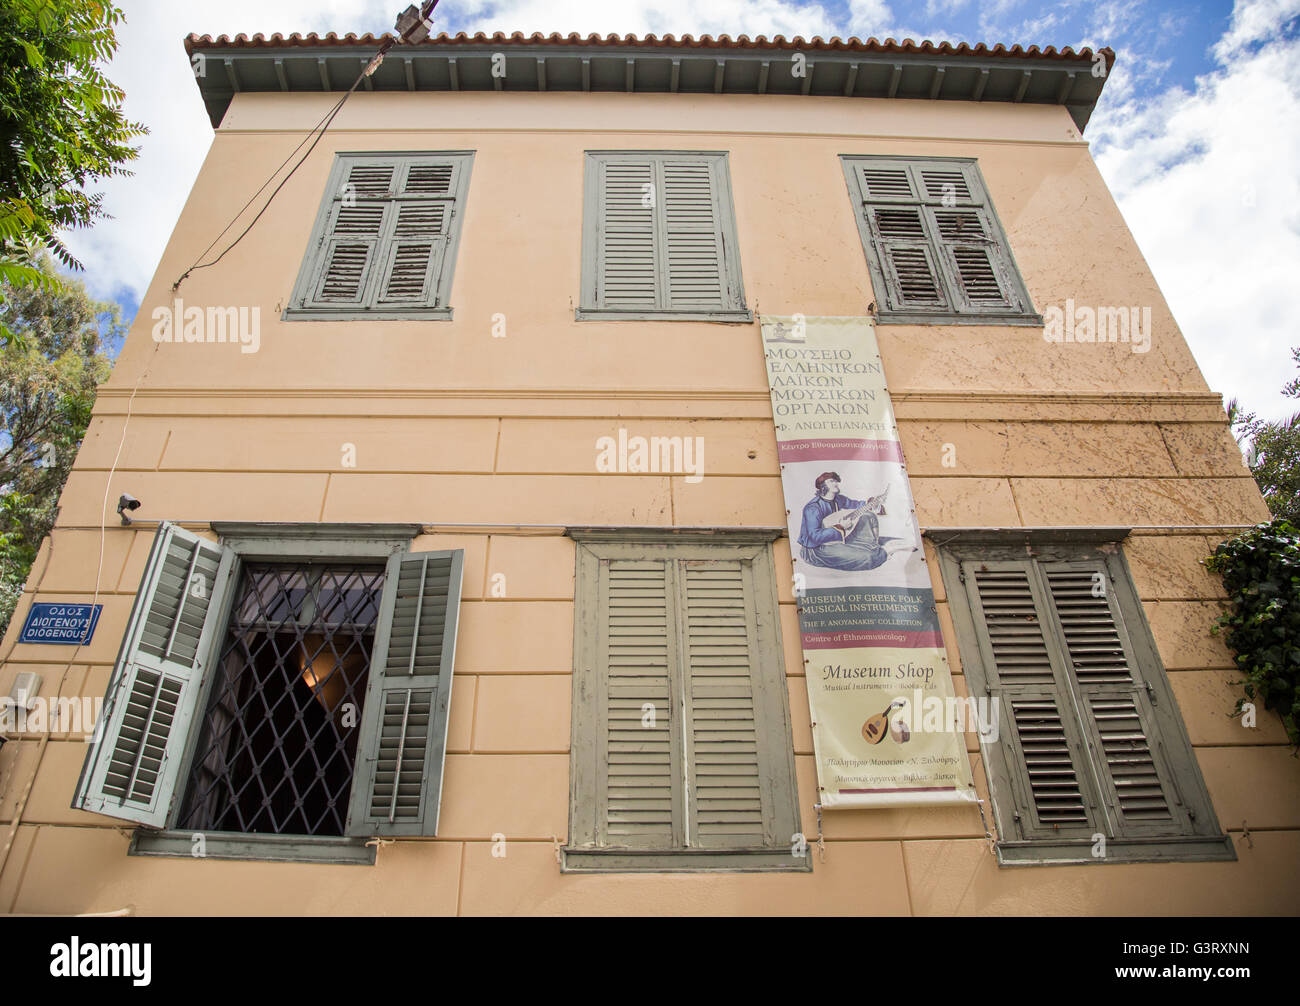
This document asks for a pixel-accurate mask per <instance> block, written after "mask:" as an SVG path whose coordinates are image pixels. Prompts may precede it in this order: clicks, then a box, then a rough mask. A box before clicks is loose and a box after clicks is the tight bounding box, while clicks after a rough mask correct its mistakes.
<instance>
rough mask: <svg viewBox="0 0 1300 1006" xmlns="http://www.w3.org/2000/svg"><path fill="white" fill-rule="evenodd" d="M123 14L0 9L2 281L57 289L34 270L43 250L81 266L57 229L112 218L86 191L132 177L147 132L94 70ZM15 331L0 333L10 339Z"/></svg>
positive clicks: (28, 5)
mask: <svg viewBox="0 0 1300 1006" xmlns="http://www.w3.org/2000/svg"><path fill="white" fill-rule="evenodd" d="M122 20H123V15H122V12H121V11H120V10H118V9H117V8H116V7H114V6H113V5H111V4H109V3H103V2H97V0H4V2H3V3H0V284H3V285H4V286H7V287H8V288H10V289H13V288H32V287H33V286H45V287H46V288H47V290H52V289H53V288H54V287H57V286H58V285H59V283H60V279H59V277H58V275H57V274H52V273H50V272H49V271H48V270H44V269H41V268H39V267H38V266H37V264H36V261H35V258H36V253H37V251H38V250H39V249H40V248H41V247H42V246H44V247H45V248H47V249H49V250H50V251H51V252H52V253H53V254H54V255H55V257H57V258H58V260H59V261H60V262H61V263H63V265H64V266H66V267H68V268H73V269H80V268H81V264H80V263H79V262H77V260H76V259H75V258H73V256H72V254H71V252H69V251H68V249H67V247H66V246H65V245H64V243H63V241H62V239H61V238H60V237H59V236H58V235H59V232H60V231H66V230H68V229H70V228H73V227H86V226H89V225H90V224H92V223H94V222H95V221H96V220H99V219H103V218H105V217H107V216H108V214H107V212H106V211H105V210H104V207H103V194H102V193H88V192H86V191H85V186H86V185H88V184H90V183H92V182H94V181H96V180H99V179H102V178H108V177H112V176H114V175H128V174H130V173H131V172H130V171H128V170H127V169H126V168H125V167H124V166H123V165H124V164H125V162H127V161H130V160H133V159H134V158H135V157H136V156H137V155H138V153H139V148H138V147H132V146H130V142H131V141H132V140H133V139H135V138H136V137H139V136H142V135H144V133H145V132H146V130H145V129H144V127H143V126H141V125H139V124H138V123H134V122H130V121H129V120H128V119H127V118H126V117H125V115H124V114H123V112H122V108H121V103H122V99H123V97H124V94H123V92H122V89H121V88H119V87H117V86H116V85H114V84H113V83H112V82H111V81H109V80H108V78H107V77H105V76H104V74H103V72H102V71H101V70H100V68H99V65H98V64H100V63H106V62H107V61H108V60H109V59H111V58H112V55H113V52H114V50H115V49H116V48H117V39H116V36H115V33H114V30H115V27H116V26H117V25H118V24H119V23H121V21H122ZM16 334H17V333H14V332H12V331H10V330H7V329H5V330H0V340H3V341H5V342H8V341H9V340H10V339H11V338H13V337H14V335H16Z"/></svg>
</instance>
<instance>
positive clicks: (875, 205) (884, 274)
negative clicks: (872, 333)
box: [845, 158, 1032, 318]
mask: <svg viewBox="0 0 1300 1006" xmlns="http://www.w3.org/2000/svg"><path fill="white" fill-rule="evenodd" d="M845 164H846V169H847V171H848V177H849V187H850V191H851V193H852V194H853V197H854V199H855V201H856V203H857V206H858V211H859V225H860V227H861V229H862V235H863V242H864V244H865V245H866V247H867V252H868V260H869V262H870V264H871V267H872V274H873V279H874V280H875V281H876V285H877V295H878V297H879V308H880V311H881V313H882V315H884V316H885V317H888V315H890V314H896V315H899V316H906V315H908V314H914V315H916V316H917V317H918V318H923V317H930V316H934V315H943V314H953V315H956V316H962V315H976V316H978V315H989V316H991V317H996V316H1008V315H1023V314H1029V313H1032V309H1031V307H1030V305H1029V298H1028V296H1027V294H1025V292H1024V285H1023V283H1022V282H1021V280H1020V277H1019V274H1018V272H1017V271H1016V268H1015V265H1014V263H1013V261H1012V258H1011V254H1010V250H1009V248H1008V246H1007V241H1006V236H1005V235H1004V234H1003V233H1002V229H1001V227H1000V226H999V225H998V222H997V219H996V217H995V216H994V214H993V208H992V204H991V203H990V202H989V199H988V195H987V193H986V192H985V190H984V187H983V184H982V182H981V180H980V177H979V173H978V172H977V171H976V170H975V167H974V165H973V164H970V163H967V162H961V161H938V160H936V161H929V160H913V161H908V160H894V159H887V158H846V162H845Z"/></svg>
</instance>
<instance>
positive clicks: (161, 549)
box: [73, 521, 464, 862]
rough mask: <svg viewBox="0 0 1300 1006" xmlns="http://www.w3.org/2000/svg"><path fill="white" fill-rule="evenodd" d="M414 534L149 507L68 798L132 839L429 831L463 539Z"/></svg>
mask: <svg viewBox="0 0 1300 1006" xmlns="http://www.w3.org/2000/svg"><path fill="white" fill-rule="evenodd" d="M418 532H419V528H418V526H416V525H386V524H372V525H260V524H223V525H220V526H219V527H218V533H219V534H221V535H222V540H221V542H219V543H218V542H213V541H211V540H209V539H207V538H203V537H200V536H198V535H196V534H193V533H191V532H189V531H186V530H184V529H182V528H180V527H177V526H176V525H173V524H169V523H167V522H166V521H164V522H163V523H162V524H161V525H160V527H159V529H158V533H157V535H156V536H155V538H154V544H153V548H152V550H151V551H150V554H149V558H148V561H147V563H146V566H145V572H144V575H143V577H142V579H141V583H140V589H139V592H138V593H137V595H136V602H135V605H134V607H133V608H132V611H131V616H130V619H129V621H128V625H127V630H126V636H125V638H124V639H123V642H122V649H121V651H120V653H119V656H118V660H117V663H116V665H115V666H114V668H113V674H112V676H111V678H110V680H109V687H108V692H107V694H106V696H105V704H104V713H103V715H102V716H101V717H100V720H99V723H98V724H97V726H96V731H95V735H94V737H93V738H92V742H91V746H90V750H89V752H88V753H87V755H86V761H85V765H84V767H83V769H82V773H81V778H80V779H79V780H78V783H77V791H76V795H75V797H74V799H73V806H74V807H78V808H80V809H82V810H87V811H92V812H94V813H99V814H106V815H109V816H111V817H116V818H120V819H124V820H128V821H134V822H136V823H138V824H142V825H146V826H148V827H149V828H150V829H154V830H151V831H148V832H137V833H136V835H135V837H134V838H133V841H132V849H133V850H134V851H138V852H140V853H141V854H149V855H175V854H189V852H188V844H189V841H190V836H192V835H193V834H203V835H204V836H205V841H210V842H213V843H215V846H210V847H209V851H208V852H207V853H206V854H207V855H222V856H226V857H228V858H229V857H235V858H270V859H277V858H278V859H295V858H314V859H318V860H323V861H328V862H361V861H371V862H373V856H372V854H371V850H370V848H369V847H367V846H365V844H364V839H365V838H367V837H372V836H379V835H435V834H437V823H438V811H439V804H440V799H441V792H442V773H443V756H444V753H445V750H446V738H447V718H448V713H449V709H450V704H451V683H452V674H453V666H454V661H455V644H456V628H457V623H458V615H459V608H460V590H461V573H462V569H463V564H464V552H463V551H462V550H459V549H453V550H448V551H433V552H409V551H405V547H406V546H407V545H409V543H410V541H411V539H412V537H413V536H414V535H415V534H417V533H418ZM251 836H260V842H259V843H253V842H250V837H251ZM268 843H269V844H268ZM277 843H278V844H277Z"/></svg>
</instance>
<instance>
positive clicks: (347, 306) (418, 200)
mask: <svg viewBox="0 0 1300 1006" xmlns="http://www.w3.org/2000/svg"><path fill="white" fill-rule="evenodd" d="M471 159H472V155H470V154H469V153H446V154H390V155H354V154H340V155H339V159H338V161H337V162H336V164H335V167H334V170H333V171H332V173H331V175H330V182H329V191H327V192H326V194H325V201H324V204H323V205H322V208H321V213H320V216H319V217H318V220H317V223H316V227H315V229H314V231H313V238H312V245H311V248H312V251H311V252H310V253H309V254H308V256H307V260H306V261H305V262H304V264H303V272H302V275H301V276H300V278H299V285H298V292H297V293H296V294H295V301H294V305H295V307H294V309H293V310H297V311H300V312H306V313H309V314H310V315H311V316H313V317H322V316H324V317H329V316H330V315H338V316H339V317H356V316H361V317H364V316H366V315H367V313H368V312H374V313H378V314H381V315H382V316H384V317H405V316H407V314H408V313H409V314H410V316H411V317H422V316H426V315H429V314H431V313H437V312H443V313H445V312H446V309H447V299H448V296H449V294H450V290H451V272H452V267H453V265H454V259H455V245H456V239H457V235H458V233H459V228H460V219H461V217H462V216H463V212H464V202H465V192H466V190H467V188H468V180H469V170H470V164H471ZM293 310H291V311H290V314H292V313H293ZM439 316H441V315H439Z"/></svg>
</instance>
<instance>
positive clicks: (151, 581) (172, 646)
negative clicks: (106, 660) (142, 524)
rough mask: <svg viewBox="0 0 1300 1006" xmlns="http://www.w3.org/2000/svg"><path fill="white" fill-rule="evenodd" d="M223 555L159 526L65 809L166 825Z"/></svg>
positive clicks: (223, 576) (217, 600)
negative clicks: (68, 805) (99, 714)
mask: <svg viewBox="0 0 1300 1006" xmlns="http://www.w3.org/2000/svg"><path fill="white" fill-rule="evenodd" d="M233 561H234V553H233V552H232V551H231V550H230V549H228V548H225V547H223V546H220V545H216V544H214V543H212V542H209V541H206V540H205V539H202V538H199V537H198V536H196V535H193V534H191V533H190V532H188V531H185V530H183V529H182V528H179V527H176V526H175V525H173V524H169V523H167V522H165V521H164V522H163V523H162V524H161V525H160V526H159V528H158V532H157V534H156V535H155V537H154V543H153V549H152V551H151V552H150V554H149V561H148V563H147V564H146V566H145V573H144V578H143V579H142V580H141V583H140V589H139V591H138V593H137V594H136V601H135V606H134V608H133V609H132V612H131V618H130V621H129V623H128V628H127V634H126V637H125V638H124V640H123V642H122V648H121V650H120V653H119V656H118V661H117V666H116V667H115V668H114V669H113V676H112V683H111V684H110V685H109V689H108V694H107V697H106V701H105V707H104V710H103V713H102V715H101V716H100V720H99V723H98V724H97V725H96V728H95V733H94V736H93V738H92V740H91V748H90V751H89V752H88V753H87V755H86V762H85V766H84V767H83V769H82V773H81V779H80V780H79V782H78V785H77V791H76V794H75V796H74V798H73V803H72V805H73V807H76V808H80V809H82V810H87V811H92V812H95V813H99V814H106V815H108V816H110V817H118V818H123V819H125V820H128V821H134V822H136V823H138V824H144V825H149V826H151V827H155V828H161V827H163V826H164V825H165V824H166V821H167V818H168V814H169V811H170V809H171V804H172V797H173V795H174V794H175V791H176V786H177V778H178V774H179V770H180V764H179V762H180V759H181V753H182V751H183V749H184V746H185V739H186V735H187V732H188V731H189V730H190V728H191V726H192V724H193V722H194V718H195V712H196V707H197V705H198V701H199V685H200V681H201V678H202V675H203V672H204V670H205V667H204V661H205V660H206V658H207V653H208V649H209V645H210V643H211V640H212V637H213V634H214V633H215V632H217V631H218V629H219V626H217V624H216V623H217V622H218V621H219V620H220V612H221V609H222V602H223V599H224V596H225V593H226V590H227V585H228V583H229V578H230V571H231V567H232V563H233Z"/></svg>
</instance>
